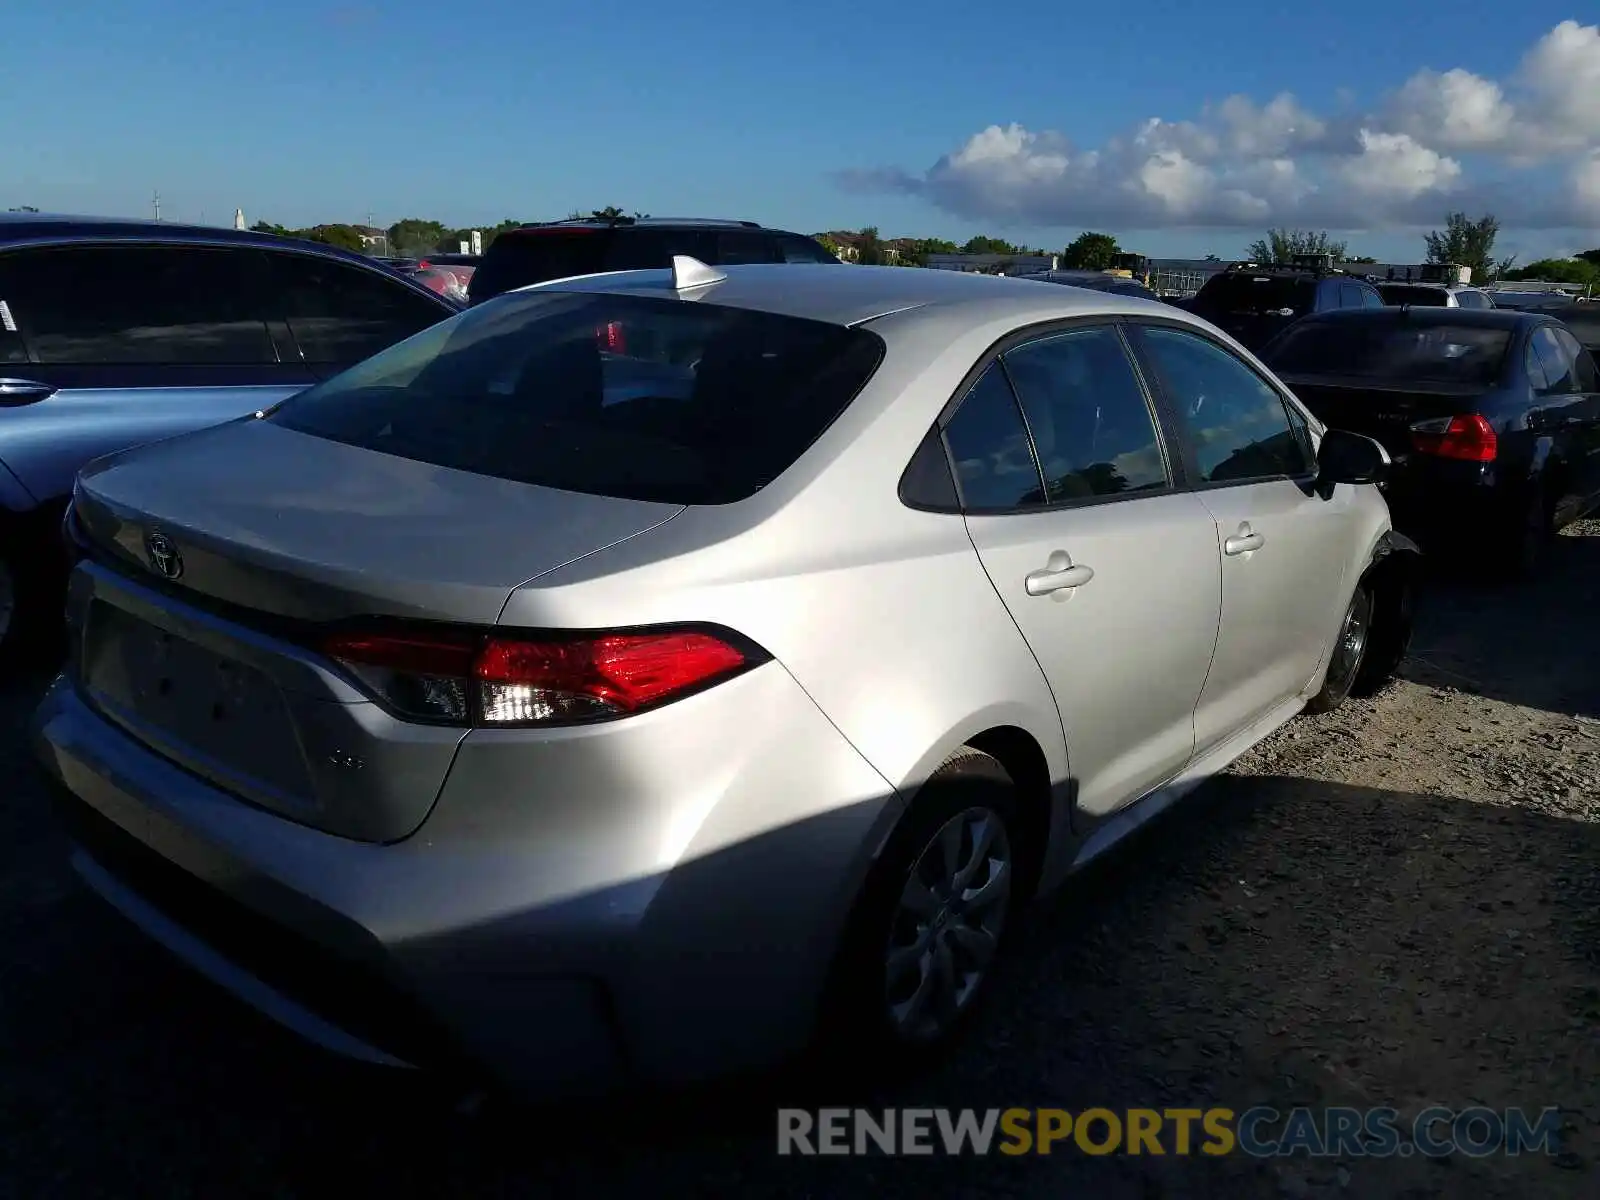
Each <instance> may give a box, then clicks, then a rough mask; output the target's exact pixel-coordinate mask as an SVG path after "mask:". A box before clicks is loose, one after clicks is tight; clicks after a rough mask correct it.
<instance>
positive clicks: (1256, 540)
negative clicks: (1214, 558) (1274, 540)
mask: <svg viewBox="0 0 1600 1200" xmlns="http://www.w3.org/2000/svg"><path fill="white" fill-rule="evenodd" d="M1266 544H1267V539H1266V538H1264V537H1262V536H1261V535H1260V534H1259V533H1257V532H1256V531H1255V530H1253V529H1251V528H1250V522H1249V521H1245V522H1243V523H1242V524H1241V525H1240V526H1239V532H1238V533H1236V534H1234V535H1233V536H1232V537H1231V538H1228V539H1226V540H1225V541H1224V542H1223V543H1222V552H1223V553H1224V554H1248V553H1250V551H1252V550H1259V549H1261V547H1263V546H1265V545H1266Z"/></svg>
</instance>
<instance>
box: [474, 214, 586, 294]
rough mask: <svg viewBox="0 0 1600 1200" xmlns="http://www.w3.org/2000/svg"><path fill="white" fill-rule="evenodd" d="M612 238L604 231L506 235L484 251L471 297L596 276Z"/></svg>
mask: <svg viewBox="0 0 1600 1200" xmlns="http://www.w3.org/2000/svg"><path fill="white" fill-rule="evenodd" d="M610 238H611V234H610V233H608V232H607V231H606V230H604V229H540V230H528V231H522V232H512V233H502V234H501V235H500V236H499V237H497V238H495V240H494V241H492V242H490V243H489V248H488V249H487V250H486V251H484V255H483V261H482V262H481V263H479V264H478V269H477V271H476V272H475V273H474V274H473V276H472V282H471V283H470V284H468V286H467V295H468V296H470V297H471V298H472V300H473V301H474V302H477V301H480V300H487V299H488V298H489V297H491V296H498V295H500V293H502V292H509V291H511V290H512V289H513V288H519V287H527V286H528V285H529V284H530V283H545V282H547V281H549V280H551V279H565V278H567V277H568V276H570V275H592V274H594V273H595V272H596V271H599V270H601V269H602V264H603V261H604V256H605V251H606V245H607V242H608V241H609V240H610Z"/></svg>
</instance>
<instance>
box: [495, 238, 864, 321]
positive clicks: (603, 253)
mask: <svg viewBox="0 0 1600 1200" xmlns="http://www.w3.org/2000/svg"><path fill="white" fill-rule="evenodd" d="M675 254H686V255H688V256H689V257H691V258H697V259H699V260H700V261H701V262H703V263H710V264H712V265H713V266H722V265H726V264H732V263H834V264H836V265H838V264H839V259H838V258H837V257H836V256H834V255H832V254H829V253H828V250H827V248H826V247H825V246H823V245H822V243H820V242H818V241H816V240H815V239H814V238H808V237H806V236H805V235H804V234H799V233H787V232H785V231H783V230H781V229H764V228H762V227H761V226H760V225H757V224H756V223H755V222H754V221H714V220H709V219H699V218H681V219H679V218H663V217H640V218H637V219H635V218H633V217H590V218H582V219H576V220H571V221H552V222H550V223H548V224H544V225H525V226H523V227H522V228H521V229H510V230H507V231H506V232H505V233H502V234H500V235H499V236H498V237H496V238H495V239H494V241H493V242H491V243H489V248H488V249H487V250H485V251H484V254H483V261H482V262H481V263H479V264H478V269H477V271H476V272H475V273H474V274H473V276H472V281H471V282H470V283H469V284H468V285H467V298H468V299H469V301H470V302H471V303H473V304H478V303H480V302H482V301H484V300H488V299H489V298H491V297H493V296H498V295H500V294H501V293H502V292H509V291H512V290H513V289H515V288H519V287H527V286H528V285H529V284H532V283H546V282H548V281H549V280H552V279H566V278H568V277H570V276H573V275H594V274H598V273H599V272H601V271H639V270H654V269H658V268H664V267H670V266H671V265H672V257H673V255H675Z"/></svg>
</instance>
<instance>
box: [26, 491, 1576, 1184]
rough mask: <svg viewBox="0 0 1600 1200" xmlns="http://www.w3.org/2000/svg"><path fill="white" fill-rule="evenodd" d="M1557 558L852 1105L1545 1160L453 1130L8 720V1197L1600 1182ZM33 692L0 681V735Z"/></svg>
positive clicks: (1468, 591)
mask: <svg viewBox="0 0 1600 1200" xmlns="http://www.w3.org/2000/svg"><path fill="white" fill-rule="evenodd" d="M1559 549H1560V553H1559V555H1558V557H1557V562H1556V566H1555V569H1554V571H1553V573H1552V576H1551V578H1550V579H1549V580H1548V581H1547V582H1544V583H1542V584H1539V585H1537V586H1530V587H1505V588H1495V589H1486V588H1481V587H1475V586H1470V585H1467V584H1464V583H1440V584H1438V585H1436V586H1435V588H1434V590H1433V592H1432V594H1431V595H1430V596H1429V597H1428V604H1427V606H1426V608H1425V611H1424V613H1423V616H1422V622H1421V628H1420V630H1419V633H1418V637H1417V640H1416V644H1415V647H1414V654H1413V656H1412V658H1411V659H1410V660H1409V661H1408V662H1407V663H1406V664H1405V666H1404V668H1403V675H1404V680H1403V681H1402V682H1400V683H1398V684H1397V685H1395V686H1394V687H1392V688H1391V689H1389V690H1387V691H1386V692H1385V693H1383V694H1382V695H1380V696H1379V697H1377V698H1376V699H1374V700H1371V701H1366V702H1359V703H1358V702H1352V703H1351V704H1349V705H1347V706H1346V707H1345V708H1343V709H1341V710H1340V711H1339V712H1337V713H1335V714H1332V715H1330V716H1327V717H1322V718H1315V719H1312V718H1305V719H1301V720H1298V721H1295V722H1292V723H1291V724H1290V725H1289V726H1288V727H1286V728H1285V729H1284V730H1283V731H1281V732H1280V733H1279V734H1278V735H1277V736H1275V737H1274V738H1273V739H1271V741H1270V742H1269V743H1268V744H1266V745H1263V746H1262V747H1260V748H1258V749H1257V750H1256V751H1254V752H1252V753H1251V754H1250V755H1249V756H1248V757H1247V759H1246V760H1244V761H1242V762H1240V763H1239V764H1237V766H1236V768H1235V769H1234V771H1233V772H1231V773H1230V775H1229V776H1227V777H1225V778H1223V779H1221V780H1219V781H1217V782H1216V783H1215V784H1214V785H1212V786H1210V787H1208V788H1207V789H1206V790H1205V792H1203V793H1202V794H1201V795H1200V796H1198V797H1196V798H1195V799H1194V800H1193V801H1192V802H1190V803H1189V804H1187V805H1186V806H1184V807H1183V808H1181V809H1180V810H1179V811H1177V812H1175V813H1173V814H1172V815H1171V816H1170V817H1169V818H1167V819H1165V820H1163V821H1162V822H1159V823H1158V824H1157V826H1156V827H1155V828H1153V829H1151V830H1149V831H1148V832H1147V833H1146V834H1144V835H1143V836H1141V837H1140V838H1139V839H1137V841H1136V843H1135V844H1133V845H1130V846H1128V847H1126V848H1125V850H1123V851H1121V852H1119V853H1118V854H1117V855H1115V856H1114V857H1113V858H1112V860H1111V861H1109V862H1107V863H1106V864H1104V865H1103V866H1102V867H1100V868H1097V869H1096V870H1094V871H1093V872H1092V873H1090V874H1089V875H1088V876H1086V877H1085V878H1083V879H1082V880H1081V881H1079V882H1078V883H1076V884H1075V885H1073V886H1072V887H1070V888H1069V889H1067V892H1066V894H1064V895H1062V896H1060V897H1059V898H1058V899H1055V900H1053V901H1052V902H1050V903H1049V904H1048V905H1047V906H1046V907H1045V909H1044V911H1042V912H1041V913H1040V914H1039V915H1038V917H1037V919H1036V920H1035V922H1034V925H1033V927H1032V928H1031V929H1030V931H1029V932H1028V934H1027V936H1026V937H1025V938H1024V944H1023V946H1022V947H1021V953H1020V954H1019V955H1018V956H1017V959H1016V961H1015V963H1014V964H1013V967H1012V969H1011V971H1010V972H1009V973H1008V975H1007V976H1006V977H1005V978H1003V979H1002V980H1001V981H1000V983H999V987H998V988H997V990H996V994H995V996H994V997H993V1000H994V1003H993V1004H992V1005H991V1006H990V1008H989V1010H988V1011H987V1012H986V1014H985V1016H984V1019H983V1021H982V1022H981V1023H980V1026H979V1027H978V1028H977V1029H976V1030H975V1031H974V1032H975V1034H976V1036H975V1037H974V1038H973V1039H972V1040H971V1041H970V1042H969V1043H967V1044H966V1045H964V1046H963V1048H962V1050H961V1051H960V1053H958V1054H957V1055H956V1056H955V1057H954V1059H953V1060H952V1061H950V1062H949V1063H948V1064H947V1065H946V1066H944V1067H943V1068H941V1069H940V1070H938V1071H937V1072H935V1073H933V1074H931V1075H929V1076H927V1077H924V1078H922V1079H920V1080H918V1081H916V1082H914V1083H910V1084H904V1085H901V1086H898V1087H896V1088H894V1089H892V1090H888V1091H886V1092H885V1093H884V1094H882V1095H879V1096H875V1097H868V1098H866V1100H865V1102H866V1103H868V1104H870V1105H873V1106H885V1105H915V1104H922V1105H949V1106H972V1107H988V1106H991V1105H994V1106H1006V1105H1013V1104H1015V1105H1059V1106H1062V1107H1067V1108H1082V1107H1086V1106H1090V1105H1105V1106H1109V1107H1111V1108H1120V1107H1126V1106H1155V1107H1164V1106H1182V1105H1189V1106H1194V1107H1202V1106H1205V1105H1209V1104H1222V1105H1227V1106H1229V1107H1233V1108H1235V1109H1241V1110H1242V1109H1244V1108H1246V1107H1249V1106H1251V1105H1253V1104H1261V1103H1270V1104H1274V1105H1276V1106H1277V1107H1279V1108H1287V1107H1290V1106H1292V1105H1294V1104H1301V1103H1303V1104H1310V1105H1324V1104H1350V1105H1355V1106H1359V1107H1368V1106H1375V1105H1392V1106H1394V1107H1396V1108H1398V1109H1400V1110H1401V1112H1402V1113H1415V1112H1417V1111H1420V1110H1421V1109H1422V1108H1424V1107H1427V1106H1429V1105H1433V1104H1440V1105H1446V1106H1450V1107H1454V1108H1463V1107H1468V1106H1470V1105H1474V1104H1482V1105H1487V1106H1489V1107H1493V1108H1505V1107H1508V1106H1512V1105H1522V1106H1525V1107H1527V1108H1529V1109H1533V1110H1538V1109H1541V1108H1543V1107H1546V1106H1549V1105H1560V1106H1561V1107H1562V1108H1563V1109H1564V1110H1565V1125H1566V1130H1565V1133H1564V1152H1563V1153H1562V1154H1561V1155H1559V1156H1557V1157H1555V1158H1551V1157H1546V1156H1544V1155H1535V1156H1530V1157H1522V1158H1503V1157H1497V1158H1489V1159H1468V1158H1465V1157H1455V1158H1450V1159H1445V1160H1428V1159H1423V1158H1419V1157H1412V1158H1405V1159H1399V1158H1396V1159H1388V1160H1382V1161H1379V1160H1372V1159H1366V1160H1363V1159H1359V1158H1352V1159H1347V1160H1343V1161H1332V1160H1319V1161H1315V1162H1313V1161H1309V1160H1306V1159H1304V1158H1299V1159H1294V1160H1283V1161H1267V1162H1263V1161H1253V1160H1249V1159H1245V1158H1243V1157H1237V1158H1229V1159H1226V1160H1220V1161H1200V1160H1196V1159H1182V1160H1180V1159H1175V1158H1166V1159H1153V1158H1116V1159H1087V1158H1085V1157H1084V1156H1082V1155H1081V1154H1078V1153H1077V1152H1076V1151H1072V1150H1068V1151H1066V1152H1064V1153H1063V1152H1059V1151H1058V1152H1057V1153H1056V1154H1054V1155H1052V1156H1051V1157H1049V1158H1037V1157H1035V1158H1028V1159H1022V1160H1000V1159H983V1160H973V1159H966V1160H955V1161H951V1160H943V1159H940V1160H933V1161H930V1160H882V1159H879V1160H872V1161H860V1160H840V1159H834V1160H814V1159H813V1160H797V1159H781V1160H780V1159H778V1158H776V1157H775V1155H774V1154H773V1133H772V1131H773V1128H774V1120H773V1115H772V1101H771V1100H770V1099H761V1100H756V1099H752V1098H751V1097H750V1096H749V1095H746V1096H744V1097H743V1098H742V1099H739V1100H738V1102H736V1103H734V1104H731V1105H730V1104H728V1103H726V1102H721V1103H717V1102H711V1101H704V1102H698V1101H697V1102H693V1103H688V1102H680V1103H674V1104H672V1105H670V1106H668V1107H667V1108H662V1109H657V1110H645V1111H640V1110H637V1109H622V1108H616V1109H612V1108H604V1109H593V1110H585V1111H584V1112H582V1113H570V1114H567V1119H565V1120H558V1119H556V1118H555V1117H554V1116H553V1115H551V1114H529V1113H513V1112H502V1113H496V1112H493V1111H491V1112H489V1113H486V1114H481V1115H479V1116H477V1117H466V1116H460V1115H456V1114H455V1113H454V1112H453V1111H452V1110H451V1108H450V1106H449V1105H447V1104H445V1103H443V1102H442V1101H441V1100H440V1098H439V1097H437V1096H435V1095H433V1094H431V1093H430V1092H429V1091H428V1090H427V1089H425V1088H422V1087H419V1086H417V1085H416V1084H415V1083H412V1082H410V1081H408V1080H396V1079H394V1078H392V1077H390V1076H388V1075H386V1074H381V1073H380V1074H373V1073H368V1072H366V1071H364V1070H361V1069H357V1068H353V1067H349V1066H346V1065H343V1064H341V1063H338V1062H334V1061H331V1060H329V1059H327V1058H325V1057H323V1056H321V1055H320V1054H318V1053H317V1052H315V1051H311V1050H309V1049H306V1048H304V1047H302V1046H301V1045H299V1044H298V1043H297V1042H295V1041H294V1040H293V1039H291V1038H290V1037H289V1036H288V1035H286V1034H283V1033H280V1032H279V1031H278V1030H277V1029H276V1028H275V1027H273V1026H271V1025H269V1024H267V1023H265V1022H264V1021H262V1020H260V1019H258V1018H256V1017H255V1016H254V1015H252V1014H250V1013H248V1012H246V1011H244V1010H242V1009H240V1008H238V1007H237V1006H235V1005H234V1004H233V1003H232V1002H231V1001H227V1000H225V999H223V998H221V997H219V996H218V995H217V994H216V993H214V992H213V991H212V990H211V989H210V988H209V987H208V985H206V984H204V983H201V982H199V981H197V980H195V979H192V978H191V977H190V976H189V975H188V974H186V973H185V972H184V971H183V970H182V969H181V968H179V967H177V966H175V965H173V964H171V963H169V961H168V960H167V959H166V958H165V957H164V956H163V955H162V953H161V952H160V951H158V950H156V949H154V948H152V947H151V946H149V945H147V944H146V943H145V942H143V941H142V940H140V938H139V937H138V936H137V935H135V934H134V933H133V932H131V931H130V930H129V929H127V928H126V927H125V926H124V925H123V924H122V923H121V922H120V919H119V918H117V917H116V916H114V915H113V914H111V913H110V912H108V911H106V910H104V909H103V908H102V907H101V906H100V904H99V903H98V902H97V901H95V900H94V899H92V898H91V897H90V896H88V895H87V894H85V892H84V890H83V889H82V888H81V887H80V886H78V885H77V884H76V882H75V880H74V878H73V877H72V876H71V875H70V874H69V872H68V870H67V869H66V867H65V866H64V864H63V859H62V847H61V844H60V842H59V840H58V838H57V837H56V835H55V834H54V832H53V831H52V829H51V827H50V825H49V823H48V821H47V820H46V818H45V815H44V813H43V811H42V802H41V800H40V797H39V794H38V792H37V791H36V790H35V789H34V788H33V786H32V783H31V780H30V779H29V778H28V774H27V767H28V764H27V757H26V754H25V750H24V747H23V745H22V742H21V738H20V736H17V735H14V734H9V733H8V734H7V735H6V738H5V740H4V742H3V743H0V778H3V779H4V780H5V781H6V784H5V787H4V790H3V792H0V794H3V796H4V802H3V804H0V1196H18V1197H29V1198H30V1200H31V1198H34V1197H45V1196H52V1195H61V1196H88V1195H115V1196H133V1195H143V1196H162V1197H169V1196H171V1197H177V1196H215V1195H223V1194H229V1195H250V1196H270V1197H286V1196H301V1195H320V1194H324V1193H327V1192H330V1191H332V1190H333V1189H334V1188H336V1187H339V1188H342V1189H344V1190H350V1189H354V1188H359V1189H360V1190H361V1191H362V1192H366V1193H371V1194H388V1195H410V1194H426V1195H430V1196H439V1195H463V1196H472V1197H474V1198H480V1197H487V1196H511V1195H516V1196H533V1195H547V1194H549V1195H555V1194H596V1195H613V1194H615V1195H627V1196H632V1195H644V1194H651V1195H667V1196H676V1195H722V1194H727V1195H739V1196H788V1197H850V1196H863V1197H865V1196H885V1197H893V1196H896V1195H905V1196H908V1197H909V1196H912V1195H916V1196H918V1197H920V1198H925V1197H929V1196H951V1197H955V1196H961V1197H972V1196H1040V1197H1044V1196H1049V1197H1065V1196H1069V1195H1077V1194H1090V1195H1094V1196H1096V1197H1097V1200H1098V1198H1101V1197H1119V1196H1139V1197H1154V1196H1199V1195H1218V1196H1227V1197H1229V1198H1230V1200H1232V1198H1236V1197H1250V1196H1307V1195H1320V1194H1332V1195H1338V1194H1344V1195H1352V1196H1361V1197H1399V1196H1407V1197H1411V1196H1472V1197H1479V1196H1518V1197H1523V1196H1534V1195H1538V1196H1579V1195H1584V1196H1592V1195H1595V1194H1597V1190H1600V1182H1597V1181H1600V523H1596V522H1589V523H1587V524H1586V525H1584V526H1582V527H1580V528H1577V529H1573V530H1569V531H1568V534H1567V536H1565V537H1563V538H1562V539H1561V542H1560V545H1559ZM36 691H37V688H36V686H35V687H29V688H13V689H12V690H11V691H10V692H9V693H8V694H5V695H4V696H0V728H3V729H6V730H17V729H20V727H21V725H22V724H23V722H24V719H25V716H26V714H27V712H28V710H29V707H30V704H31V702H32V698H33V696H34V695H35V694H36ZM1079 1189H1084V1190H1083V1191H1081V1192H1080V1190H1079Z"/></svg>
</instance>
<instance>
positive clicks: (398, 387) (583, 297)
mask: <svg viewBox="0 0 1600 1200" xmlns="http://www.w3.org/2000/svg"><path fill="white" fill-rule="evenodd" d="M883 352H884V346H883V342H882V340H881V339H879V337H878V336H877V335H876V334H873V333H869V332H867V331H866V330H862V329H848V328H845V327H844V326H840V325H830V324H826V323H824V322H820V321H808V320H799V319H796V318H793V317H782V316H777V315H773V314H770V313H760V312H753V311H750V310H747V309H734V308H727V307H723V306H720V305H715V304H710V303H707V302H704V301H701V302H697V303H686V302H683V301H680V300H668V299H659V298H656V297H644V296H628V295H607V294H588V293H574V292H534V293H527V294H523V295H517V296H505V297H501V298H500V299H498V300H496V301H494V302H492V303H489V304H483V305H479V306H477V307H474V308H472V309H470V310H469V311H467V312H466V313H463V314H461V315H459V316H457V317H454V318H452V319H451V320H449V321H446V322H444V323H443V324H441V325H438V326H436V327H435V328H433V329H430V330H428V331H427V332H425V333H423V334H422V335H421V336H419V337H416V338H412V339H411V340H410V341H407V342H405V343H403V344H401V345H399V346H396V347H394V348H393V349H391V350H389V351H387V352H385V353H383V354H380V355H378V356H377V357H376V358H373V359H372V360H370V361H368V362H365V363H362V364H361V365H360V366H358V367H356V368H355V369H354V370H351V371H347V372H345V373H344V374H342V375H340V376H338V377H336V378H334V379H331V380H327V381H326V382H324V383H321V384H319V385H317V386H316V387H313V388H311V389H309V390H308V391H305V392H302V393H301V394H300V395H298V396H296V397H294V398H293V399H291V400H289V401H288V402H287V403H285V404H284V405H283V406H281V407H280V408H279V409H277V410H276V411H275V412H274V413H273V415H272V416H271V417H270V418H268V419H270V420H273V421H275V422H277V423H278V424H280V425H283V426H285V427H287V428H289V429H295V430H299V431H300V432H302V433H307V434H311V435H313V436H316V437H323V438H327V439H329V440H332V441H337V442H343V443H345V444H347V445H352V446H360V447H363V448H365V449H368V450H374V451H378V452H380V453H384V454H392V455H395V456H397V457H400V458H408V459H412V460H415V461H418V462H425V463H432V464H434V465H436V466H440V467H448V468H451V469H454V470H459V471H470V472H472V473H474V474H477V475H488V476H492V477H495V478H499V479H507V480H512V481H516V482H520V483H530V484H538V485H541V486H545V487H552V488H562V489H564V490H567V491H574V492H587V493H590V494H594V495H605V496H617V497H621V498H625V499H634V500H650V501H658V502H661V503H668V504H728V503H733V502H735V501H738V500H742V499H745V498H746V497H748V496H751V495H753V494H754V493H756V492H757V491H759V490H760V489H761V488H763V487H765V486H766V485H767V484H768V483H770V482H771V481H772V480H774V479H776V478H777V477H778V476H779V475H780V474H782V473H783V472H784V471H786V470H787V469H788V468H789V467H790V466H792V465H793V464H794V462H795V461H796V460H797V459H798V458H799V457H800V456H801V455H802V454H803V453H805V451H806V449H807V448H808V447H809V446H810V445H811V444H812V443H813V442H814V441H816V439H817V438H818V437H820V436H821V435H822V434H823V433H824V432H825V431H826V430H827V428H828V427H829V426H830V425H831V424H832V423H833V422H834V420H835V419H836V418H837V417H838V416H839V414H840V413H841V412H843V411H844V409H845V408H846V407H847V406H848V405H849V403H850V402H851V400H853V399H854V398H855V395H856V393H857V392H858V391H860V389H861V387H862V386H863V385H864V384H865V383H866V382H867V380H868V379H869V378H870V377H871V376H872V374H873V372H874V371H876V370H877V367H878V363H879V362H880V361H881V359H882V356H883Z"/></svg>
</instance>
